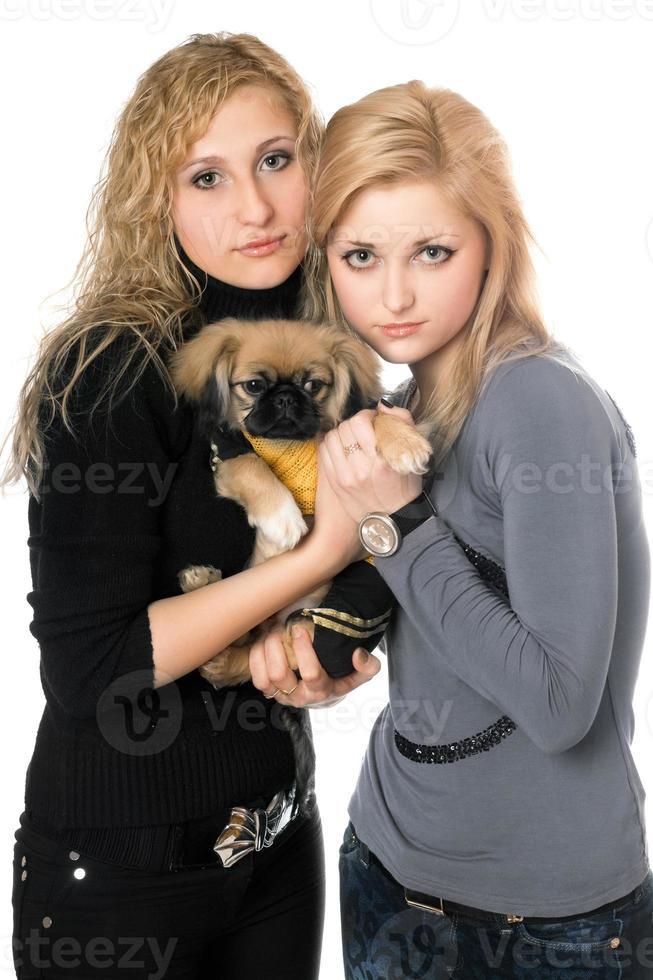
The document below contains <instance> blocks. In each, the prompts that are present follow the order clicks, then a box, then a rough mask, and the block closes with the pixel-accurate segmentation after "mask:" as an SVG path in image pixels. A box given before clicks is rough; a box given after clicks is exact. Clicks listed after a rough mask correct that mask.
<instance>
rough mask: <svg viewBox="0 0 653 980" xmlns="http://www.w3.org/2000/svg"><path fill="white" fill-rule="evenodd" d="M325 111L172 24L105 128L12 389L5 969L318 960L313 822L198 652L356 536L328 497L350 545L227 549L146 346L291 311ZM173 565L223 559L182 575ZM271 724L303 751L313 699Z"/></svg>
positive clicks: (187, 420) (276, 738)
mask: <svg viewBox="0 0 653 980" xmlns="http://www.w3.org/2000/svg"><path fill="white" fill-rule="evenodd" d="M322 128H323V124H322V121H321V119H320V116H319V113H318V112H317V110H316V109H315V107H314V106H313V104H312V100H311V97H310V94H309V91H308V89H307V87H306V85H305V84H304V83H303V82H302V80H301V79H300V78H299V77H298V75H297V74H296V72H295V71H294V70H293V69H292V68H291V67H290V65H289V64H288V63H287V62H286V61H285V59H284V58H282V57H281V56H280V55H279V54H278V53H276V52H275V51H273V50H272V49H271V48H269V47H268V46H267V45H265V44H263V42H261V41H260V40H259V39H257V38H256V37H254V36H252V35H248V34H228V33H219V34H205V35H193V36H192V37H191V38H190V39H189V40H188V41H187V42H185V43H183V44H181V45H179V46H178V47H175V48H173V49H172V50H171V51H169V52H167V53H166V54H164V55H163V56H162V57H161V58H160V59H159V60H158V61H156V62H155V63H154V64H153V65H152V66H151V67H150V68H148V69H147V71H145V73H144V74H143V75H142V77H141V78H140V79H139V80H138V83H137V85H136V88H135V91H134V93H133V95H132V96H131V97H130V98H129V100H128V101H127V103H126V105H125V107H124V108H123V110H122V111H121V113H120V117H119V119H118V121H117V124H116V129H115V132H114V134H113V139H112V142H111V146H110V150H109V153H108V166H107V171H106V174H105V176H104V177H103V179H102V180H101V182H100V183H99V185H98V188H97V191H96V194H95V198H94V202H93V210H92V214H91V222H90V231H89V239H88V246H87V248H86V249H85V252H84V255H83V257H82V260H81V261H80V264H79V267H78V276H77V291H76V297H75V305H74V309H73V311H72V313H71V314H70V316H68V317H67V318H66V319H65V321H64V322H62V323H61V324H60V325H59V326H58V327H57V328H56V329H54V330H52V331H51V332H49V333H48V334H47V335H46V336H45V337H44V338H43V340H42V342H41V346H40V349H39V352H38V355H37V358H36V362H35V364H34V367H33V369H32V371H31V373H30V375H29V377H28V378H27V380H26V382H25V384H24V386H23V388H22V391H21V393H20V400H19V406H18V417H17V420H16V424H15V426H14V439H13V445H12V448H13V454H12V465H11V467H10V469H9V472H8V473H7V474H6V476H5V479H4V482H5V483H6V482H10V481H11V480H12V479H13V480H16V479H18V478H19V477H21V476H24V477H25V478H26V480H27V483H28V488H29V491H30V497H29V509H28V513H29V529H30V538H29V546H30V549H31V550H30V558H31V567H32V580H33V590H32V591H31V592H30V593H29V595H28V601H29V602H30V604H31V606H32V607H33V610H34V617H33V621H32V623H31V624H30V630H31V632H32V634H33V635H34V636H35V637H36V639H37V640H38V642H39V646H40V652H41V680H42V684H43V690H44V694H45V698H46V704H45V707H44V711H43V716H42V719H41V723H40V725H39V729H38V733H37V736H36V742H35V746H34V750H33V755H32V758H31V761H30V765H29V768H28V772H27V779H26V788H25V810H24V812H23V813H22V814H21V817H20V826H19V828H18V829H17V831H16V833H15V837H16V843H15V846H14V880H13V895H12V901H13V908H14V933H13V952H14V962H15V966H16V970H17V973H18V975H19V976H20V977H25V978H27V977H32V976H37V975H38V976H41V975H42V974H41V970H42V969H45V970H46V971H47V975H48V976H50V977H63V976H65V977H71V976H82V977H84V978H85V980H88V978H89V977H91V976H96V975H97V976H102V977H104V978H105V980H106V978H117V977H124V976H126V975H134V974H137V975H138V976H145V975H147V976H155V975H156V976H163V975H165V976H166V977H167V978H168V980H172V978H173V977H179V978H181V977H184V978H190V977H197V978H198V980H199V978H205V977H209V976H220V977H221V978H222V980H227V978H230V977H231V978H234V980H236V978H238V980H244V978H246V977H261V976H266V977H284V978H291V977H296V978H297V980H307V978H311V977H317V974H318V968H319V958H320V946H321V935H322V923H323V911H324V909H323V905H324V867H323V844H322V832H321V825H320V815H319V811H318V809H317V807H316V806H312V807H311V806H310V805H309V803H310V800H309V799H308V798H307V799H303V798H302V799H301V800H298V798H297V797H298V796H300V795H301V794H299V793H297V792H296V785H297V781H296V771H295V759H294V755H293V751H292V744H291V740H290V735H289V731H288V730H287V727H285V725H284V724H281V722H280V717H279V711H278V708H277V704H276V702H275V701H274V700H272V699H270V700H266V698H264V697H263V696H262V695H261V694H260V693H259V691H258V690H256V689H255V688H254V687H253V686H252V684H249V683H248V684H244V685H242V686H240V687H237V688H223V689H222V690H219V691H216V690H214V688H213V687H212V685H211V684H209V683H208V682H207V681H206V680H204V679H203V678H202V677H201V676H200V674H199V673H198V672H197V670H196V669H195V668H197V667H198V666H200V665H201V664H203V663H205V662H206V661H207V660H210V659H211V658H212V657H213V656H214V655H215V654H217V653H218V652H219V651H220V650H222V649H224V648H225V647H226V646H228V645H229V644H230V643H232V642H233V640H234V639H236V638H237V637H239V636H241V635H242V634H243V633H245V632H246V631H247V630H248V629H250V628H252V627H254V626H255V625H257V624H258V623H260V622H262V621H263V620H265V619H266V618H267V617H268V616H270V615H272V614H273V613H274V612H276V611H277V610H279V609H280V608H283V607H284V606H285V605H287V604H288V603H290V602H293V601H295V600H296V599H298V598H299V597H300V596H302V595H304V594H306V593H307V592H309V591H311V590H312V589H314V588H315V587H316V585H318V584H319V583H320V582H321V581H323V580H326V579H327V578H330V577H332V576H333V575H335V574H336V573H337V572H338V571H339V570H340V569H342V568H344V567H345V566H346V565H347V564H349V562H350V561H352V560H353V559H354V558H356V557H357V556H359V554H360V552H361V548H360V544H359V543H358V542H356V543H354V544H353V545H352V544H351V542H350V539H351V535H349V528H348V527H345V529H344V531H343V525H342V521H341V519H340V515H338V514H336V515H335V518H334V519H333V520H332V521H331V524H330V525H329V521H328V520H325V521H322V522H321V532H323V533H324V539H325V541H326V542H328V544H329V548H330V547H332V546H333V544H334V542H340V543H342V538H343V537H345V536H346V537H347V538H348V541H347V543H346V545H345V547H344V549H343V548H342V547H339V548H338V561H341V562H342V564H340V565H338V564H337V562H336V563H334V562H332V561H331V558H330V556H329V558H328V560H327V561H323V560H322V555H323V552H325V551H326V550H327V549H325V547H324V545H322V546H321V547H319V546H320V545H321V536H320V535H319V534H317V533H312V534H311V535H310V536H309V537H307V538H306V539H304V540H303V541H302V543H301V545H300V546H299V547H297V548H296V549H295V550H294V551H293V552H292V553H288V554H284V555H280V556H278V557H275V558H272V559H270V560H269V561H268V562H266V563H265V564H264V565H259V566H257V567H255V568H252V569H249V568H246V567H245V566H246V563H247V559H248V558H249V556H250V554H251V549H252V544H253V536H254V529H253V528H251V527H250V526H249V525H248V523H247V519H246V515H245V512H244V511H243V509H242V508H240V507H239V506H238V505H236V504H234V503H233V502H232V501H230V500H227V499H223V498H218V497H217V496H216V493H215V488H214V482H213V476H212V473H211V466H210V463H211V450H210V442H209V440H208V439H207V438H206V434H205V433H203V432H202V431H201V430H200V427H199V426H198V425H197V424H196V418H195V413H194V412H193V411H192V410H191V406H190V405H188V404H187V403H184V402H183V400H180V401H177V399H176V398H175V392H174V389H173V388H172V385H171V383H170V376H169V374H168V368H167V358H168V355H169V354H170V352H171V351H174V350H175V349H177V348H178V346H179V345H180V344H182V343H183V342H184V341H185V340H186V339H187V338H188V337H189V336H191V335H192V333H193V332H194V331H195V330H196V329H198V328H199V326H200V325H201V324H202V323H204V322H205V321H207V320H217V319H220V318H222V317H225V316H244V317H248V318H255V317H272V316H292V315H294V314H295V312H296V310H297V308H298V306H300V305H301V303H302V299H303V267H302V264H301V262H302V259H303V257H304V251H305V246H306V201H307V193H306V190H307V184H308V181H309V179H310V177H311V175H312V170H313V167H314V164H315V160H316V157H317V151H318V147H319V140H320V136H321V132H322ZM262 242H263V244H262ZM265 242H268V244H265ZM275 242H276V244H275ZM316 547H317V551H316ZM189 564H194V565H196V564H199V565H211V566H213V567H214V568H216V569H217V570H219V572H220V573H221V577H220V578H219V580H217V581H213V582H211V584H207V585H206V586H204V587H203V588H199V589H197V590H196V591H192V592H189V593H186V594H182V593H181V590H180V584H179V581H178V578H177V576H178V573H179V571H180V570H181V569H183V568H185V567H186V566H188V565H189ZM304 635H305V636H306V634H304ZM305 658H306V653H304V659H305ZM313 661H314V669H313V673H312V675H311V680H312V684H311V687H310V690H309V689H308V688H307V684H306V682H305V681H301V682H299V683H297V681H296V679H295V683H297V690H296V691H295V693H294V697H295V704H298V703H300V700H299V699H301V698H302V696H303V697H304V699H305V700H306V701H308V700H311V702H315V701H322V702H324V703H329V701H330V700H332V699H333V698H339V697H342V696H343V694H345V693H346V692H347V691H348V690H351V688H352V687H354V686H356V684H360V683H363V682H364V681H365V680H367V679H369V677H371V676H372V674H373V673H374V672H375V663H374V662H373V661H374V658H373V659H372V660H370V661H369V662H368V664H367V666H362V667H361V670H360V671H359V672H357V673H355V674H354V675H353V676H352V677H347V678H342V679H341V680H339V681H332V680H331V679H330V678H329V677H328V676H327V675H326V674H325V673H324V671H321V669H320V668H319V664H316V662H315V658H314V657H313ZM288 716H289V715H288V713H287V714H286V716H285V717H286V719H287V718H288ZM290 717H294V718H295V719H296V720H295V721H294V722H293V724H297V725H300V726H301V727H302V728H303V729H304V736H305V739H306V740H307V741H306V743H305V744H307V749H306V754H307V758H308V759H309V762H310V724H309V722H308V721H307V712H305V711H298V712H297V713H296V714H295V715H293V714H292V712H291V713H290ZM293 793H294V794H295V795H294V796H293ZM234 807H236V808H237V809H236V810H233V808H234ZM233 821H235V824H236V826H234V825H233ZM234 838H235V840H234ZM214 845H217V847H216V848H215V849H214Z"/></svg>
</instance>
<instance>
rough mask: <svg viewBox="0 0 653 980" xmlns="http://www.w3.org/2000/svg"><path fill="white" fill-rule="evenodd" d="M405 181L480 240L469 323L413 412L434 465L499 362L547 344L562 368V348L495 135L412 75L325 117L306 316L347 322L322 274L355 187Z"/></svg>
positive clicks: (462, 102) (463, 104) (460, 101)
mask: <svg viewBox="0 0 653 980" xmlns="http://www.w3.org/2000/svg"><path fill="white" fill-rule="evenodd" d="M416 179H424V180H432V181H434V182H436V184H437V186H438V189H439V190H441V191H442V192H443V194H444V196H445V198H446V199H447V201H448V202H449V203H451V204H452V205H453V207H454V208H456V209H457V210H459V211H460V212H461V213H463V214H465V215H467V216H469V217H473V218H475V219H477V221H479V222H480V224H481V225H482V226H483V228H484V229H485V232H486V235H487V238H488V242H489V244H490V249H491V258H490V267H489V270H488V273H487V276H486V279H485V283H484V285H483V288H482V290H481V294H480V297H479V301H478V303H477V305H476V309H475V311H474V316H473V319H472V322H471V325H470V329H469V332H468V334H467V336H466V337H465V340H464V343H463V344H462V346H461V348H460V350H459V352H458V355H457V358H456V361H455V363H454V366H453V368H452V374H451V375H450V376H448V377H447V385H446V387H445V390H444V391H443V392H440V391H438V388H437V386H436V388H435V389H434V391H433V392H432V393H431V396H430V397H429V399H428V400H427V401H426V402H425V403H424V404H421V403H420V406H419V411H418V414H417V415H416V421H420V422H421V421H425V422H426V423H427V428H426V430H425V431H427V432H428V434H429V438H430V440H431V442H432V444H433V447H434V458H433V464H434V465H437V463H438V462H439V461H441V460H442V459H443V457H444V456H445V455H446V453H447V451H448V450H449V448H450V447H451V446H452V444H453V442H454V441H455V439H456V437H457V435H458V433H459V432H460V429H461V428H462V425H463V423H464V421H465V418H466V417H467V415H468V413H469V411H470V409H471V407H472V404H473V402H474V400H475V399H476V397H477V394H478V393H479V391H480V389H481V388H482V386H483V384H484V383H485V382H486V381H487V379H488V378H489V376H490V374H491V372H492V371H493V369H494V368H495V367H497V366H498V364H500V363H501V362H503V361H505V360H517V359H519V358H522V357H528V356H529V355H530V354H546V355H547V356H549V357H552V358H554V359H555V360H557V361H559V362H560V363H563V364H565V366H567V367H570V364H569V363H568V361H567V354H568V353H569V352H570V351H569V348H568V347H566V346H565V345H564V344H562V343H560V342H559V341H557V340H556V339H555V338H554V337H553V336H552V335H551V334H550V333H549V331H548V330H547V328H546V326H545V324H544V322H543V319H542V316H541V313H540V310H539V303H538V300H537V295H536V288H535V272H534V267H533V264H532V260H531V256H530V254H529V245H530V244H531V243H533V244H536V242H535V238H534V236H533V233H532V231H531V229H530V227H529V225H528V223H527V221H526V218H525V216H524V213H523V210H522V207H521V204H520V201H519V197H518V194H517V191H516V188H515V184H514V181H513V176H512V172H511V164H510V159H509V154H508V150H507V147H506V144H505V142H504V140H503V138H502V136H501V135H500V134H499V133H498V132H497V130H496V129H495V128H494V126H493V125H492V123H491V122H490V120H489V119H488V118H487V116H485V115H484V114H483V112H481V110H480V109H478V108H477V107H476V106H474V105H472V104H471V103H470V102H468V101H467V100H466V99H464V98H463V97H462V96H461V95H459V94H458V93H456V92H453V91H451V90H450V89H446V88H429V87H428V86H426V85H425V84H424V83H423V82H422V81H420V80H417V79H414V80H412V81H409V82H405V83H403V84H399V85H392V86H389V87H387V88H382V89H378V90H377V91H375V92H372V93H370V94H369V95H366V96H364V97H363V98H362V99H360V100H358V101H357V102H355V103H353V104H351V105H346V106H343V107H342V108H341V109H339V110H338V111H337V112H336V113H335V114H334V115H333V116H332V118H331V119H330V120H329V122H328V123H327V126H326V131H325V134H324V139H323V142H322V150H321V154H320V159H319V161H318V165H317V169H316V171H315V180H314V183H313V187H312V190H311V205H310V210H309V232H310V237H309V250H308V253H307V257H306V260H305V264H304V265H305V270H306V287H307V292H306V304H305V307H304V313H305V315H306V316H308V317H310V318H315V319H319V318H321V317H326V318H328V319H331V320H333V321H335V322H338V323H340V324H342V325H343V326H344V327H345V328H347V329H351V328H350V327H349V325H348V324H347V322H346V320H345V317H344V315H343V312H342V309H341V307H340V304H339V303H338V298H337V296H336V293H335V291H334V289H333V284H332V282H331V278H330V276H329V269H328V264H327V259H326V244H327V242H328V238H329V234H330V232H331V230H332V228H333V227H334V226H335V225H336V224H337V223H338V222H339V221H341V220H342V219H343V216H344V215H345V213H346V212H347V210H348V208H349V207H350V206H351V205H352V204H353V203H354V201H355V200H356V198H357V197H358V195H360V194H361V193H362V192H363V191H364V190H367V189H369V188H371V187H375V186H382V185H383V186H387V185H391V184H392V183H398V182H400V181H414V180H416ZM572 370H573V368H572Z"/></svg>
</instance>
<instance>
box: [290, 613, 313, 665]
mask: <svg viewBox="0 0 653 980" xmlns="http://www.w3.org/2000/svg"><path fill="white" fill-rule="evenodd" d="M296 623H299V624H300V625H301V627H302V629H305V630H306V632H307V633H308V637H309V639H310V641H311V643H312V642H313V637H314V636H315V623H314V622H313V620H312V619H309V618H308V617H307V616H301V617H295V619H294V620H292V621H289V622H287V623H286V628H285V630H284V633H283V635H282V640H283V646H284V650H285V651H286V660H287V661H288V666H289V667H290V669H291V670H299V665H298V663H297V657H296V656H295V648H294V646H293V638H292V633H291V629H292V627H293V626H294V625H295V624H296Z"/></svg>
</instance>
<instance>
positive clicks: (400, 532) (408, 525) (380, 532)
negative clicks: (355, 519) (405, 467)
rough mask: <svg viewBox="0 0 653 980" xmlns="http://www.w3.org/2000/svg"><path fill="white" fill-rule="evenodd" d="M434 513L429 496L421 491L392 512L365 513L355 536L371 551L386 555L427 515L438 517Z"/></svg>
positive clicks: (421, 522) (394, 549)
mask: <svg viewBox="0 0 653 980" xmlns="http://www.w3.org/2000/svg"><path fill="white" fill-rule="evenodd" d="M437 514H438V512H437V511H436V509H435V507H434V506H433V504H432V503H431V501H430V499H429V497H428V496H427V495H426V493H425V492H424V491H423V490H422V492H421V493H420V494H419V495H418V496H417V497H415V499H414V500H411V501H410V503H408V504H405V505H404V506H403V507H400V508H399V510H395V511H394V512H393V513H392V514H383V513H379V512H377V511H373V512H372V513H371V514H366V515H365V517H363V518H361V520H360V522H359V524H358V537H359V538H360V540H361V544H362V545H363V547H364V548H367V550H368V551H369V553H370V554H372V555H376V556H377V557H384V558H387V557H388V556H389V555H394V553H395V551H397V550H398V549H399V547H400V546H401V542H402V540H403V537H404V536H405V535H406V534H410V532H411V531H414V530H415V528H416V527H419V525H420V524H423V523H424V521H428V519H429V518H430V517H437Z"/></svg>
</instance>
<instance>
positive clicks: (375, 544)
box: [360, 517, 398, 555]
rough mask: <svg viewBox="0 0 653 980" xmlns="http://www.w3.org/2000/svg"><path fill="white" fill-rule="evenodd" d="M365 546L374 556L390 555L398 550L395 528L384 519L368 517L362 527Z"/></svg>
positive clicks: (361, 531)
mask: <svg viewBox="0 0 653 980" xmlns="http://www.w3.org/2000/svg"><path fill="white" fill-rule="evenodd" d="M360 535H361V538H362V540H363V544H364V545H365V547H366V548H369V550H370V551H371V552H372V554H374V555H388V554H391V553H392V552H394V551H395V550H396V548H397V544H398V541H397V535H396V533H395V531H394V528H393V527H392V526H391V525H390V524H389V523H388V521H385V520H384V519H383V518H382V517H366V518H365V520H364V521H363V522H362V523H361V526H360Z"/></svg>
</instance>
